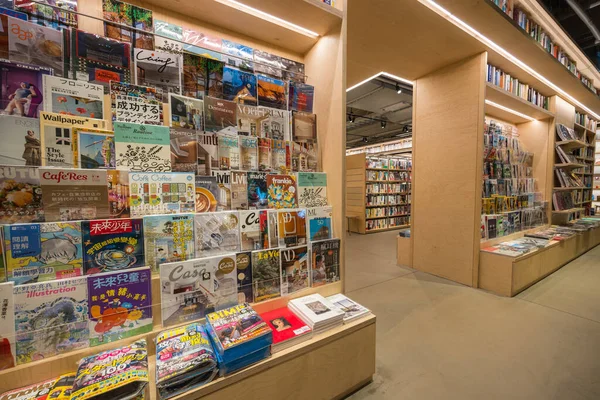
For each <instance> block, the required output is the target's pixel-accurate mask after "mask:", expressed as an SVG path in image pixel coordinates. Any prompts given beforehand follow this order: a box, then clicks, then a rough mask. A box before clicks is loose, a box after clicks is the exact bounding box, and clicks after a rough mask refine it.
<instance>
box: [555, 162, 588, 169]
mask: <svg viewBox="0 0 600 400" xmlns="http://www.w3.org/2000/svg"><path fill="white" fill-rule="evenodd" d="M583 167H585V165H583V164H575V163H560V164H554V168H564V169H576V168H583Z"/></svg>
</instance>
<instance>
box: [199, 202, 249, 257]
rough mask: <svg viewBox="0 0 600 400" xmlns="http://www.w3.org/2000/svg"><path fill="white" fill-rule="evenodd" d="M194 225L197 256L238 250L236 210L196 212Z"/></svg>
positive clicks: (238, 227)
mask: <svg viewBox="0 0 600 400" xmlns="http://www.w3.org/2000/svg"><path fill="white" fill-rule="evenodd" d="M194 225H195V240H196V257H197V258H202V257H210V256H217V255H221V254H228V253H237V252H239V251H240V224H239V215H238V213H237V211H222V212H216V213H208V214H196V215H195V218H194Z"/></svg>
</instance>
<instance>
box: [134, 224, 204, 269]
mask: <svg viewBox="0 0 600 400" xmlns="http://www.w3.org/2000/svg"><path fill="white" fill-rule="evenodd" d="M144 251H145V253H146V256H145V258H146V265H149V266H150V267H152V271H153V272H158V270H159V265H160V264H164V263H172V262H180V261H185V260H189V259H192V258H194V215H193V214H177V215H149V216H146V217H144Z"/></svg>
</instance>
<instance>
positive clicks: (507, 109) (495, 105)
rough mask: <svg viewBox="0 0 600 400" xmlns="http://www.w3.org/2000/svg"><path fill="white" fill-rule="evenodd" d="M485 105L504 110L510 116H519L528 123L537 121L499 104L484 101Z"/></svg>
mask: <svg viewBox="0 0 600 400" xmlns="http://www.w3.org/2000/svg"><path fill="white" fill-rule="evenodd" d="M485 104H488V105H490V106H492V107H496V108H499V109H501V110H504V111H506V112H509V113H511V114H514V115H517V116H519V117H521V118H525V119H526V120H529V121H537V119H535V118H531V117H530V116H529V115H525V114H523V113H520V112H518V111H515V110H513V109H512V108H508V107H504V106H503V105H500V104H498V103H494V102H493V101H489V100H486V101H485Z"/></svg>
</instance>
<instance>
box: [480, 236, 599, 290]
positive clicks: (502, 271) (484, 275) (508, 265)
mask: <svg viewBox="0 0 600 400" xmlns="http://www.w3.org/2000/svg"><path fill="white" fill-rule="evenodd" d="M599 244H600V228H598V229H593V230H590V231H586V232H583V233H580V234H578V235H575V236H573V237H571V238H568V239H565V240H562V241H559V242H554V243H552V244H550V245H549V246H547V247H545V248H543V249H540V250H537V251H534V252H532V253H528V254H524V255H522V256H519V257H511V256H504V255H500V254H494V253H489V252H487V251H481V252H480V259H479V288H481V289H484V290H489V291H490V292H493V293H496V294H499V295H502V296H509V297H512V296H515V295H516V294H518V293H520V292H522V291H523V290H525V289H527V288H528V287H530V286H531V285H533V284H534V283H536V282H538V281H540V280H542V279H543V278H545V277H546V276H548V275H550V274H551V273H553V272H555V271H556V270H558V269H560V268H561V267H562V266H564V265H565V264H567V263H568V262H569V261H571V260H573V259H575V258H577V257H579V256H580V255H582V254H583V253H585V252H587V251H589V250H590V249H592V248H594V247H595V246H597V245H599Z"/></svg>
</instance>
